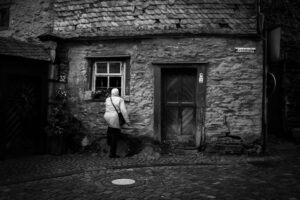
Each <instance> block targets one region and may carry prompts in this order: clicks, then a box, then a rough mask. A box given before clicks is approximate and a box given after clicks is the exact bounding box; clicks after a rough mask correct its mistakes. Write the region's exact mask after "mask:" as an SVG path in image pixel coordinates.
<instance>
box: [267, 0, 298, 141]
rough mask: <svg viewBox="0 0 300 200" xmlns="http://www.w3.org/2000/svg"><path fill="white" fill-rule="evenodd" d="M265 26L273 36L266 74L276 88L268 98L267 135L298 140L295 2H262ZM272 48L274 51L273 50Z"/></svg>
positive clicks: (296, 16)
mask: <svg viewBox="0 0 300 200" xmlns="http://www.w3.org/2000/svg"><path fill="white" fill-rule="evenodd" d="M262 8H263V10H262V11H263V12H264V14H265V27H266V30H268V31H269V35H270V33H272V32H273V35H274V36H273V37H274V38H277V40H275V44H274V42H272V40H270V42H269V44H273V46H271V45H269V46H271V48H270V50H273V51H270V50H269V52H274V49H275V50H276V52H274V53H273V54H274V55H277V56H276V57H275V58H272V57H271V58H270V57H269V58H268V71H269V72H270V73H272V74H273V75H274V77H275V79H276V83H277V84H276V88H275V89H274V92H273V93H272V94H271V95H270V97H269V105H268V116H269V117H268V118H269V121H268V122H269V128H268V129H269V132H270V134H271V133H272V134H275V135H277V136H281V137H289V138H291V136H293V137H294V138H295V139H298V141H300V125H299V124H300V112H299V111H300V67H299V66H300V59H299V55H300V48H299V43H300V37H299V31H300V23H299V22H300V15H299V12H298V10H299V8H300V2H299V1H290V0H283V1H274V0H273V1H272V0H269V1H264V3H263V7H262ZM274 47H275V48H274Z"/></svg>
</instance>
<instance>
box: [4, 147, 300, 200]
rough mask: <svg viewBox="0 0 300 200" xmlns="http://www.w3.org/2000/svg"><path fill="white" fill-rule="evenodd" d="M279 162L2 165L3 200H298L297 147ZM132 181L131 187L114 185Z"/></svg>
mask: <svg viewBox="0 0 300 200" xmlns="http://www.w3.org/2000/svg"><path fill="white" fill-rule="evenodd" d="M280 152H281V153H276V156H273V155H271V156H263V157H246V156H205V155H201V154H199V155H197V156H173V157H162V158H159V159H155V160H146V159H136V158H122V159H108V158H105V159H104V158H100V157H97V156H92V155H86V154H77V155H76V154H75V155H64V156H47V155H45V156H35V157H30V158H22V159H12V160H6V161H1V162H0V179H1V180H0V199H1V200H2V199H4V200H8V199H13V200H18V199H22V200H23V199H55V200H57V199H70V200H71V199H72V200H76V199H77V200H80V199H87V200H88V199H91V200H94V199H127V200H135V199H175V200H176V199H177V200H178V199H184V200H188V199H231V200H232V199H249V200H250V199H287V200H296V199H300V156H299V155H300V153H299V147H297V148H293V149H290V150H289V151H285V150H281V151H280ZM119 178H130V179H134V180H135V181H136V182H135V183H134V184H132V185H127V186H117V185H113V184H112V182H111V181H112V180H115V179H119Z"/></svg>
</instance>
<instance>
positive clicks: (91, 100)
mask: <svg viewBox="0 0 300 200" xmlns="http://www.w3.org/2000/svg"><path fill="white" fill-rule="evenodd" d="M122 98H123V99H124V101H125V102H130V96H123V97H122ZM84 101H85V102H102V103H104V102H105V99H86V100H84Z"/></svg>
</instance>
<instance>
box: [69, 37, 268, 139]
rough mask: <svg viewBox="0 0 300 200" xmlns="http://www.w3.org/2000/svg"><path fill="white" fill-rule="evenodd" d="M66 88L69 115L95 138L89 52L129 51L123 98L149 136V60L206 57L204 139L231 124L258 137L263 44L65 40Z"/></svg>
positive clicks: (97, 117) (98, 121) (101, 130)
mask: <svg viewBox="0 0 300 200" xmlns="http://www.w3.org/2000/svg"><path fill="white" fill-rule="evenodd" d="M65 47H66V48H67V49H68V58H69V61H68V62H69V73H68V89H69V92H70V95H71V98H70V107H71V109H72V113H73V115H74V116H75V117H76V118H77V119H79V120H80V121H82V122H83V124H84V126H85V128H86V129H87V130H89V132H88V134H89V135H90V136H91V137H93V138H95V137H101V136H102V135H104V134H105V129H106V125H105V122H104V120H103V114H104V103H102V102H95V101H92V100H91V97H90V94H91V91H90V89H89V87H88V85H89V81H90V80H88V77H89V76H88V71H89V70H88V67H89V62H88V60H87V59H86V58H85V57H86V56H87V55H89V54H90V53H92V52H93V53H97V54H99V55H112V56H113V55H125V54H126V55H130V65H131V72H130V74H131V75H130V76H131V79H130V97H129V101H127V102H126V104H127V108H128V110H129V116H130V119H131V122H132V126H133V127H135V129H134V131H135V132H136V133H138V134H141V135H147V136H150V137H153V136H154V135H155V134H156V133H153V108H154V107H153V98H154V96H153V94H154V80H153V78H154V77H153V66H152V64H151V63H152V62H153V61H157V60H160V61H163V60H164V61H174V62H175V61H207V62H208V63H209V64H208V66H207V67H208V69H207V72H208V75H207V79H208V80H207V94H206V120H205V134H206V138H207V141H209V140H210V139H211V138H212V136H214V135H218V134H221V132H223V131H224V130H225V131H226V130H227V127H226V126H225V125H224V117H225V116H226V118H227V122H228V124H229V126H230V131H231V134H234V135H238V136H240V137H241V138H242V139H244V140H245V142H253V141H254V140H256V139H259V138H260V137H261V118H262V113H261V107H262V69H263V67H262V48H261V47H262V44H261V42H257V41H254V40H247V39H234V38H215V37H203V38H157V39H143V40H119V41H117V40H113V41H99V42H89V43H85V42H80V41H78V42H69V43H65ZM234 47H256V49H257V51H256V53H253V54H251V53H235V52H234Z"/></svg>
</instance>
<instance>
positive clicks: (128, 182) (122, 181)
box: [111, 178, 135, 185]
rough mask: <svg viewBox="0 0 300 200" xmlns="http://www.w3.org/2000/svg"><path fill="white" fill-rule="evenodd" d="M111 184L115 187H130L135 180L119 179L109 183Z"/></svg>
mask: <svg viewBox="0 0 300 200" xmlns="http://www.w3.org/2000/svg"><path fill="white" fill-rule="evenodd" d="M111 183H112V184H115V185H132V184H135V180H133V179H127V178H121V179H115V180H113V181H111Z"/></svg>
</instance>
